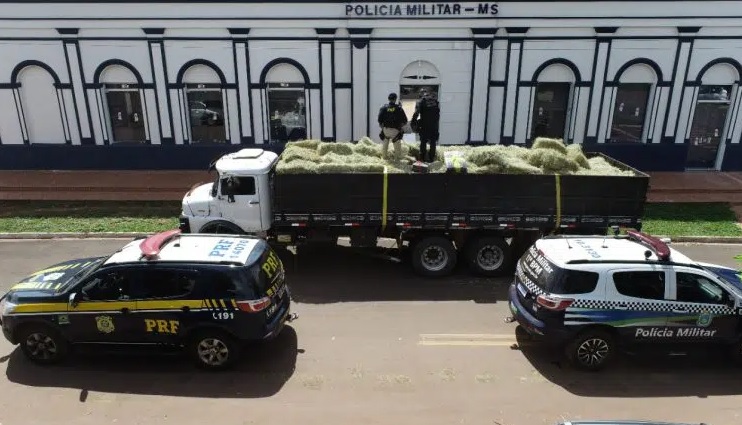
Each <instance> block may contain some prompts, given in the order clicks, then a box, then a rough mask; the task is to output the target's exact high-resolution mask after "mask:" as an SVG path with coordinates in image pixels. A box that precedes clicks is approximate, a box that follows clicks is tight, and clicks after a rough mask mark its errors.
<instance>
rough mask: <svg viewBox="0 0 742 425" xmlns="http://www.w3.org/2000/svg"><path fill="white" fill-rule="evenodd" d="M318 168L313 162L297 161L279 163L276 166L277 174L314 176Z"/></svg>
mask: <svg viewBox="0 0 742 425" xmlns="http://www.w3.org/2000/svg"><path fill="white" fill-rule="evenodd" d="M317 169H318V166H317V164H316V163H314V162H310V161H307V160H303V159H297V160H294V161H291V162H279V163H278V164H277V165H276V173H278V174H315V173H317Z"/></svg>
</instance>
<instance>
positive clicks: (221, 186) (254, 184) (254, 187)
mask: <svg viewBox="0 0 742 425" xmlns="http://www.w3.org/2000/svg"><path fill="white" fill-rule="evenodd" d="M230 179H232V180H237V181H238V183H239V182H240V181H241V180H249V181H250V183H248V184H247V185H243V184H242V183H239V184H237V185H236V186H235V187H236V188H237V189H244V190H245V191H244V192H239V191H235V192H232V193H227V192H226V191H225V190H224V188H225V185H226V184H227V182H228V181H229V180H230ZM257 184H258V182H257V179H256V178H255V177H253V176H230V177H223V178H220V179H219V193H220V194H221V195H222V196H255V195H257V194H258V186H257ZM247 188H251V189H252V190H247Z"/></svg>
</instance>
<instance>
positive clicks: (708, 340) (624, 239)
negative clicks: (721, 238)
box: [508, 229, 742, 370]
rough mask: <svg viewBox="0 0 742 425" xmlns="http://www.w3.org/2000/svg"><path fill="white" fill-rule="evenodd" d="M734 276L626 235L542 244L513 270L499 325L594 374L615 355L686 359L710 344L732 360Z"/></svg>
mask: <svg viewBox="0 0 742 425" xmlns="http://www.w3.org/2000/svg"><path fill="white" fill-rule="evenodd" d="M614 230H616V233H618V231H617V229H614ZM738 273H739V272H738V271H737V270H734V269H730V268H727V267H722V266H718V265H713V264H708V263H701V262H697V261H693V260H691V259H690V258H688V257H687V256H685V255H683V254H681V253H680V252H678V251H676V250H674V249H672V248H670V247H669V246H668V245H667V243H666V242H665V241H662V240H660V239H657V238H654V237H651V236H649V235H646V234H643V233H639V232H634V231H631V232H628V234H627V235H626V236H618V235H616V236H606V237H603V236H594V237H593V236H549V237H544V238H542V239H539V240H538V241H536V243H535V244H534V245H532V246H531V247H530V249H529V250H528V251H527V252H526V253H525V254H524V255H523V257H522V258H521V259H520V260H519V261H518V264H517V267H516V274H515V279H514V281H513V283H512V285H511V286H510V292H509V299H510V310H511V312H512V314H513V316H512V317H511V318H509V319H508V321H517V322H518V324H520V325H521V327H522V328H524V329H525V330H526V331H527V332H528V333H529V334H531V335H532V336H534V337H535V338H534V339H537V340H542V341H544V342H547V343H551V344H556V345H557V346H558V347H559V348H560V349H564V350H565V354H566V357H567V358H568V359H569V360H570V361H571V362H572V363H573V364H574V365H575V366H577V367H578V368H582V369H587V370H597V369H600V368H602V367H604V366H605V365H606V363H607V362H608V361H609V360H610V359H611V358H612V356H613V355H614V353H615V352H616V351H617V350H618V349H630V351H634V350H636V352H639V351H642V349H652V350H653V351H654V350H656V349H662V350H666V352H668V353H672V354H688V353H689V352H691V351H693V350H694V349H701V350H705V349H707V348H709V344H715V345H718V346H721V347H723V348H729V349H730V354H731V355H732V356H733V358H734V359H735V360H737V361H739V360H740V359H742V339H741V337H742V320H740V318H742V302H741V300H742V281H741V280H740V277H739V275H738Z"/></svg>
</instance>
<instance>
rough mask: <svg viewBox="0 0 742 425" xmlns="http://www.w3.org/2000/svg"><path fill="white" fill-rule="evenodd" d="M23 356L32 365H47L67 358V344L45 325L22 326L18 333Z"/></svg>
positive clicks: (58, 334) (57, 333) (60, 336)
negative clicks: (32, 363)
mask: <svg viewBox="0 0 742 425" xmlns="http://www.w3.org/2000/svg"><path fill="white" fill-rule="evenodd" d="M18 342H19V343H20V346H21V351H22V352H23V354H24V355H25V356H26V358H28V359H29V360H31V361H32V362H34V363H38V364H43V365H49V364H55V363H59V362H61V361H62V360H64V359H65V357H67V354H68V352H69V344H68V342H67V341H66V340H65V339H64V338H63V337H62V335H61V334H60V333H59V332H57V331H56V330H54V329H52V328H50V327H49V326H45V325H41V324H39V325H36V324H33V325H28V326H24V327H23V328H22V329H20V331H19V332H18Z"/></svg>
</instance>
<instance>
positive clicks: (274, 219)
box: [180, 148, 649, 276]
mask: <svg viewBox="0 0 742 425" xmlns="http://www.w3.org/2000/svg"><path fill="white" fill-rule="evenodd" d="M590 155H595V154H590ZM598 155H599V154H598ZM605 158H606V160H608V161H609V162H611V163H612V164H613V165H616V166H618V167H621V168H623V169H630V168H629V167H627V166H626V165H624V164H621V163H619V162H617V161H615V160H613V159H611V158H608V157H605ZM278 160H279V155H278V154H276V153H275V152H271V151H268V150H263V149H258V148H253V149H241V150H239V151H238V152H234V153H230V154H226V155H224V156H223V157H221V158H219V159H218V160H217V161H216V162H215V164H214V168H215V169H216V171H217V174H218V175H217V177H216V179H215V180H214V182H213V183H208V184H202V185H196V186H194V187H193V188H191V190H189V191H188V193H187V194H186V195H185V197H184V198H183V210H182V214H181V217H180V229H181V231H182V232H184V233H186V232H193V233H222V234H228V233H230V234H234V233H245V234H252V235H255V236H259V237H262V238H265V239H267V240H268V241H269V242H270V243H271V244H273V245H286V246H299V245H309V244H312V243H325V244H326V243H336V242H337V240H338V238H339V237H349V238H350V245H351V247H359V248H372V247H376V246H377V243H378V239H379V238H391V239H395V240H397V242H398V245H399V247H403V246H404V247H406V248H405V249H406V250H407V252H409V253H410V254H411V257H410V259H411V263H412V265H413V267H414V269H415V270H416V271H417V272H418V273H419V274H422V275H425V276H443V275H447V274H450V273H451V272H452V271H453V269H454V267H455V266H456V263H457V261H458V260H459V259H462V260H463V261H465V262H466V263H467V264H468V265H469V267H470V268H471V269H472V271H474V272H475V273H477V274H480V275H486V276H497V275H502V274H505V273H509V272H512V270H513V267H514V263H515V261H516V260H517V259H518V258H519V257H520V255H521V254H522V253H524V252H525V250H526V249H527V248H528V247H529V246H530V245H531V243H532V242H533V241H535V240H536V239H538V238H539V237H540V236H542V235H543V234H547V233H552V232H555V233H572V234H595V233H599V234H605V233H606V231H607V229H608V228H609V227H611V226H615V225H619V226H626V227H632V228H635V229H641V217H642V214H643V210H644V203H645V200H646V193H647V188H648V184H649V176H647V175H646V174H643V173H641V172H638V171H636V170H633V171H634V172H635V174H634V175H633V176H620V177H616V176H606V177H603V176H582V175H564V176H554V175H512V174H489V175H482V174H454V173H450V174H449V173H433V174H379V173H357V174H342V173H336V174H276V172H275V166H276V164H277V162H278ZM508 241H509V242H508Z"/></svg>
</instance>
